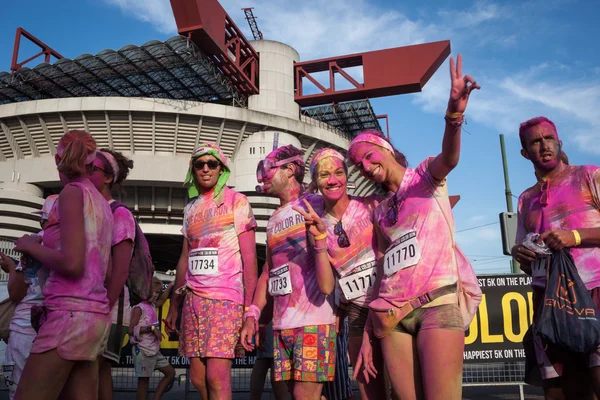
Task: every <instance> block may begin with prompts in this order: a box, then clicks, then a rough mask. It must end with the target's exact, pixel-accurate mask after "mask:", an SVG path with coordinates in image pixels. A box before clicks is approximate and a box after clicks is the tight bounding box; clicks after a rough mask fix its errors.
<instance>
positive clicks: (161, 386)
mask: <svg viewBox="0 0 600 400" xmlns="http://www.w3.org/2000/svg"><path fill="white" fill-rule="evenodd" d="M158 370H159V371H160V372H162V374H163V377H162V379H161V380H160V382H158V385H157V386H156V391H155V392H154V397H152V399H153V400H158V399H160V398H161V397H162V395H163V394H165V391H166V390H167V387H168V386H169V384H170V383H171V382H173V379H175V368H173V366H172V365H171V364H169V365H167V366H165V367H162V368H159V369H158Z"/></svg>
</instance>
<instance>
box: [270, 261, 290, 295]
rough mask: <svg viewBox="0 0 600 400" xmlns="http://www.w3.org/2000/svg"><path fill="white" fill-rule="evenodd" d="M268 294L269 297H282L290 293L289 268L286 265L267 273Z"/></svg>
mask: <svg viewBox="0 0 600 400" xmlns="http://www.w3.org/2000/svg"><path fill="white" fill-rule="evenodd" d="M269 293H270V294H271V296H284V295H286V294H290V293H292V279H291V277H290V267H289V266H288V265H287V264H285V265H284V266H282V267H279V268H277V269H274V270H272V271H270V272H269Z"/></svg>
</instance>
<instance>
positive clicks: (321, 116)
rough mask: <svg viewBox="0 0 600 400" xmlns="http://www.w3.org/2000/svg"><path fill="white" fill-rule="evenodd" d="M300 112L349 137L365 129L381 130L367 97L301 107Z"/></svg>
mask: <svg viewBox="0 0 600 400" xmlns="http://www.w3.org/2000/svg"><path fill="white" fill-rule="evenodd" d="M302 113H303V114H304V115H307V116H309V117H311V118H314V119H318V120H319V121H323V122H325V123H326V124H329V125H331V126H333V127H335V128H337V129H339V130H341V131H343V132H346V133H347V134H349V135H351V137H354V136H356V135H358V134H359V133H360V132H361V131H363V130H365V129H376V130H378V131H380V132H383V131H382V129H381V125H379V121H378V120H377V117H376V116H375V112H374V111H373V107H372V106H371V102H370V101H369V100H368V99H366V100H355V101H348V102H345V103H337V104H330V105H326V106H317V107H309V108H303V109H302Z"/></svg>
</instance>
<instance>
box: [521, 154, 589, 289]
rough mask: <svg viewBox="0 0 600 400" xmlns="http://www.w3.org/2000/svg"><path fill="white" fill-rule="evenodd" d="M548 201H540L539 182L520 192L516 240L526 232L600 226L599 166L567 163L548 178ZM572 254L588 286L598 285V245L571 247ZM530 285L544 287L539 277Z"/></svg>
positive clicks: (523, 236)
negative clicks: (557, 172)
mask: <svg viewBox="0 0 600 400" xmlns="http://www.w3.org/2000/svg"><path fill="white" fill-rule="evenodd" d="M548 191H549V196H548V205H546V206H543V205H542V204H541V202H540V197H541V191H540V185H539V184H536V185H534V186H532V187H530V188H529V189H527V190H526V191H524V192H523V193H522V194H521V196H519V203H518V212H519V214H518V225H517V238H516V242H517V243H521V242H522V241H523V239H524V238H525V235H526V234H527V233H529V232H534V233H540V234H541V233H544V232H546V231H548V230H551V229H564V230H573V229H582V228H590V227H597V226H600V212H599V210H600V168H599V167H597V166H594V165H585V166H566V167H565V169H564V170H563V171H562V172H561V173H560V174H558V175H557V176H555V177H553V178H552V179H550V186H549V189H548ZM570 251H571V255H572V256H573V259H574V261H575V265H576V266H577V270H578V272H579V275H580V276H581V278H582V280H583V282H584V283H585V285H586V286H587V288H588V289H591V288H594V287H597V286H600V248H598V247H574V248H571V250H570ZM532 285H533V286H538V287H544V286H545V283H544V280H543V279H542V278H537V279H534V280H533V282H532Z"/></svg>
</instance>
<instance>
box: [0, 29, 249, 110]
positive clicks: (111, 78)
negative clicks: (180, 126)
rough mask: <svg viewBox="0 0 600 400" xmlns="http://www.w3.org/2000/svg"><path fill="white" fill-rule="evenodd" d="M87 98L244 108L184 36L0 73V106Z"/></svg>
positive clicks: (206, 58)
mask: <svg viewBox="0 0 600 400" xmlns="http://www.w3.org/2000/svg"><path fill="white" fill-rule="evenodd" d="M90 96H92V97H93V96H118V97H152V98H163V99H175V100H194V101H201V102H219V103H228V104H233V105H240V104H244V103H245V99H244V98H242V96H240V95H239V94H238V93H237V92H236V91H235V89H234V88H233V86H231V85H230V83H229V80H228V78H227V76H226V75H225V74H224V73H223V72H222V71H220V70H219V69H218V68H217V67H216V66H215V64H214V63H213V62H212V61H211V60H210V58H209V57H208V56H206V55H205V54H203V53H202V52H201V51H200V50H199V49H198V47H197V46H196V45H195V44H194V43H192V42H188V41H187V40H186V39H185V38H184V37H183V36H175V37H172V38H170V39H168V40H167V41H166V42H161V41H158V40H152V41H150V42H147V43H145V44H143V45H142V46H135V45H127V46H124V47H122V48H121V49H119V50H117V51H115V50H103V51H101V52H100V53H98V54H96V55H95V56H93V55H91V54H83V55H81V56H79V57H77V58H75V59H74V60H71V59H68V58H62V59H60V60H58V61H56V62H55V63H54V64H47V63H42V64H39V65H37V66H36V67H34V68H32V69H30V68H26V67H24V68H21V69H19V70H18V71H16V72H15V73H14V75H11V74H10V73H7V72H0V104H6V103H14V102H20V101H29V100H39V99H53V98H64V97H90Z"/></svg>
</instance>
